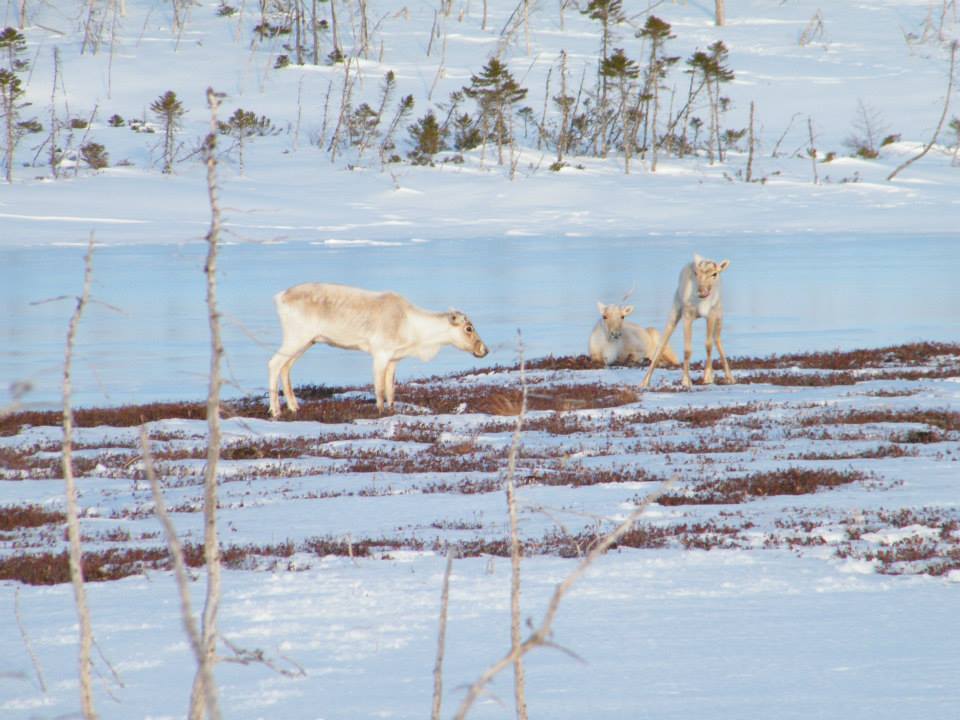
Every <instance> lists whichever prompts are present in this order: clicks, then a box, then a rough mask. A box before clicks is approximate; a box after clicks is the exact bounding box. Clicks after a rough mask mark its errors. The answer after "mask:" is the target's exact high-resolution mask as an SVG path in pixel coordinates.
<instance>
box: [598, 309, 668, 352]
mask: <svg viewBox="0 0 960 720" xmlns="http://www.w3.org/2000/svg"><path fill="white" fill-rule="evenodd" d="M597 309H598V310H599V311H600V319H599V320H598V321H597V324H596V325H595V326H594V328H593V332H592V333H590V358H591V359H592V360H593V361H594V362H602V363H603V364H604V365H611V364H612V363H615V362H620V363H639V362H641V361H643V360H644V358H646V359H647V360H653V354H654V352H656V349H657V346H658V345H659V343H660V333H659V332H658V331H657V329H656V328H652V327H650V328H645V327H643V326H641V325H638V324H637V323H635V322H630V321H629V320H627V315H629V314H630V313H632V312H633V305H624V306H622V307H621V306H620V305H604V304H603V303H602V302H598V303H597ZM663 359H664V360H666V361H667V362H669V363H672V364H674V365H676V364H678V362H679V361H678V360H677V356H676V355H675V354H674V352H673V349H672V348H671V347H670V346H669V345H667V346H666V348H665V349H664V351H663Z"/></svg>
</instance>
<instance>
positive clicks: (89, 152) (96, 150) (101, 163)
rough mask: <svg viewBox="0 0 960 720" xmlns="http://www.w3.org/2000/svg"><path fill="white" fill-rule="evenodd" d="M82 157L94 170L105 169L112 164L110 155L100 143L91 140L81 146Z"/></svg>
mask: <svg viewBox="0 0 960 720" xmlns="http://www.w3.org/2000/svg"><path fill="white" fill-rule="evenodd" d="M80 157H81V159H82V160H83V161H84V162H85V163H86V164H87V165H89V166H90V167H91V168H93V169H94V170H103V168H105V167H108V166H109V165H110V156H109V154H108V153H107V150H106V148H104V147H103V145H101V144H100V143H95V142H89V143H86V144H85V145H82V146H81V147H80Z"/></svg>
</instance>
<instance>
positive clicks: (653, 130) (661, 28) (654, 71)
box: [637, 15, 680, 172]
mask: <svg viewBox="0 0 960 720" xmlns="http://www.w3.org/2000/svg"><path fill="white" fill-rule="evenodd" d="M637 36H638V37H641V38H643V39H644V40H646V41H648V42H649V43H650V58H649V61H648V63H647V81H646V89H645V91H644V97H645V98H646V105H647V107H646V111H645V112H644V117H646V118H647V119H648V121H649V127H650V145H651V147H652V150H653V153H652V159H651V161H650V169H651V170H652V171H653V172H656V170H657V149H658V147H659V144H660V143H659V135H658V134H657V118H658V115H659V112H660V84H661V82H662V80H663V78H664V77H665V76H666V74H667V70H668V69H669V68H670V67H671V66H672V65H674V64H675V63H676V62H677V61H678V60H679V59H680V58H679V57H677V56H666V55H664V54H663V46H664V44H666V42H667V40H673V39H674V38H675V37H676V35H673V34H672V32H671V27H670V23H668V22H666V21H664V20H661V19H660V18H658V17H656V16H655V15H650V16H649V17H648V18H647V22H646V24H645V25H644V26H643V28H642V29H641V30H640V31H639V32H637Z"/></svg>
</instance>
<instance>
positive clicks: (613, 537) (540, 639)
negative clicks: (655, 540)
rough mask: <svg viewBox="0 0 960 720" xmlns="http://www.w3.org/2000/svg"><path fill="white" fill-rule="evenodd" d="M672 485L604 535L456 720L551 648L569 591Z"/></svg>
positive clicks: (473, 690)
mask: <svg viewBox="0 0 960 720" xmlns="http://www.w3.org/2000/svg"><path fill="white" fill-rule="evenodd" d="M673 482H674V479H673V478H671V479H670V480H668V481H667V482H665V483H664V484H663V485H662V486H661V487H660V488H659V489H658V490H656V491H655V492H652V493H650V494H649V495H647V497H645V498H644V499H643V502H641V503H640V505H638V506H637V507H636V508H634V510H633V512H631V513H630V514H629V515H628V516H627V518H626V519H625V520H624V521H623V522H621V523H620V524H619V525H618V526H617V527H616V528H614V529H613V530H611V531H610V532H609V533H607V534H606V535H604V536H603V538H601V540H600V542H598V543H597V545H596V546H595V547H594V548H593V549H592V550H591V551H590V553H589V554H588V555H587V556H586V557H585V558H584V559H583V560H581V561H580V563H579V564H578V565H577V567H576V568H574V570H573V572H571V573H570V574H569V575H568V576H567V577H566V578H565V579H564V580H563V581H562V582H561V583H559V584H558V585H557V587H556V589H555V590H554V592H553V596H552V597H551V598H550V604H549V606H548V607H547V611H546V613H545V614H544V616H543V620H542V621H541V622H540V625H539V627H537V628H536V629H534V630H533V632H531V633H530V635H529V636H528V637H527V639H526V640H524V641H523V643H522V644H521V645H519V646H518V647H516V648H514V649H512V650H511V651H510V652H509V653H507V654H506V655H505V656H503V657H502V658H500V660H498V661H497V662H495V663H494V664H493V665H491V666H490V667H489V668H487V669H486V670H485V671H484V672H483V673H482V674H481V675H480V677H479V678H478V679H477V680H476V681H475V682H474V683H473V685H471V686H470V689H469V691H468V692H467V696H466V698H464V700H463V702H462V703H461V704H460V707H459V708H458V709H457V714H456V715H455V716H454V717H455V718H456V720H463V718H465V717H466V716H467V713H468V712H469V711H470V708H471V706H472V705H473V703H474V702H476V700H477V698H478V697H479V696H480V694H481V693H482V692H483V691H484V688H485V687H486V686H487V684H489V682H490V681H491V680H493V678H495V677H496V676H497V675H498V674H499V673H500V672H501V671H502V670H504V669H505V668H507V667H509V666H510V665H511V664H512V663H513V662H514V659H515V657H516V656H518V655H519V656H523V655H526V654H527V653H528V652H530V651H531V650H533V649H534V648H536V647H539V646H542V645H549V644H552V642H553V641H552V640H551V638H550V634H551V632H552V627H553V621H554V618H555V617H556V615H557V611H558V610H559V609H560V603H561V602H562V601H563V598H564V596H565V595H566V594H567V593H568V592H569V591H570V588H571V587H573V585H574V583H576V582H577V580H579V579H580V578H581V577H582V576H583V574H584V573H585V572H586V571H587V570H588V569H589V568H590V566H591V565H593V563H594V562H596V560H597V558H599V557H600V556H601V555H603V554H604V553H605V552H606V551H607V550H609V549H610V548H611V547H612V546H613V545H614V544H615V543H616V542H617V541H618V540H620V538H622V537H623V536H624V535H625V534H626V533H627V532H628V531H629V530H630V529H631V528H632V527H633V525H634V523H635V522H636V521H637V520H638V519H639V517H640V516H641V515H642V514H643V513H644V511H645V510H646V509H647V508H648V507H649V506H650V505H651V504H652V503H653V502H655V501H656V499H657V498H658V497H660V496H661V495H662V494H663V493H664V492H666V491H667V490H668V489H669V487H670V486H671V485H672V484H673Z"/></svg>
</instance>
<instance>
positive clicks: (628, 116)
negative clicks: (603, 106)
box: [600, 48, 640, 173]
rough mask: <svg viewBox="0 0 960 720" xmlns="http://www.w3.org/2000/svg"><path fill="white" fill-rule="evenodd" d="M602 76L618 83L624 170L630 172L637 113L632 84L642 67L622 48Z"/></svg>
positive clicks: (618, 107)
mask: <svg viewBox="0 0 960 720" xmlns="http://www.w3.org/2000/svg"><path fill="white" fill-rule="evenodd" d="M600 74H601V75H603V77H604V78H606V79H607V80H611V81H613V82H615V83H616V88H617V91H618V94H619V96H620V97H619V103H618V104H617V111H616V115H617V117H619V118H620V129H621V133H622V135H621V137H622V138H623V142H622V144H623V156H624V170H625V172H627V173H629V172H630V156H631V155H632V154H633V153H632V150H633V138H634V137H635V136H636V128H635V126H636V124H637V123H636V120H637V117H636V113H634V112H632V110H633V108H632V104H631V102H630V83H631V81H633V80H636V79H637V78H638V77H639V76H640V67H639V66H638V65H637V63H635V62H634V61H633V60H631V59H630V58H628V57H627V56H626V54H625V53H624V52H623V49H622V48H616V49H614V51H613V55H611V56H610V57H608V58H607V59H606V60H605V61H604V62H603V63H602V65H601V66H600ZM606 144H607V143H606V142H604V146H606Z"/></svg>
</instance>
